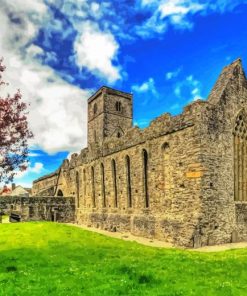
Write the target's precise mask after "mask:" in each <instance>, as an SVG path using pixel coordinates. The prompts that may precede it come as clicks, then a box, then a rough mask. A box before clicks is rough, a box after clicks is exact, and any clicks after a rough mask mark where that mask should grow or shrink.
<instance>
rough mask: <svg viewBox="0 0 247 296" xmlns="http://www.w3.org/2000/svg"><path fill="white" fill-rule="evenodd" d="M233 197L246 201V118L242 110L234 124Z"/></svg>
mask: <svg viewBox="0 0 247 296" xmlns="http://www.w3.org/2000/svg"><path fill="white" fill-rule="evenodd" d="M233 135H234V199H235V200H244V201H247V180H246V179H247V118H246V115H245V113H244V111H241V112H240V113H239V115H238V116H237V119H236V121H235V126H234V131H233Z"/></svg>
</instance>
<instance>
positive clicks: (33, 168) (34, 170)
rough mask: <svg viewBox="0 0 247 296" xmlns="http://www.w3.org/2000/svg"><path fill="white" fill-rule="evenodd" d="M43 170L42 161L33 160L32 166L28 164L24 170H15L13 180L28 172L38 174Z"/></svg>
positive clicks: (19, 178)
mask: <svg viewBox="0 0 247 296" xmlns="http://www.w3.org/2000/svg"><path fill="white" fill-rule="evenodd" d="M43 171H45V169H44V165H43V163H42V162H35V163H34V165H33V166H29V167H28V168H27V169H26V170H25V171H22V172H20V171H18V172H16V175H15V180H17V181H19V180H21V179H22V178H24V177H25V176H27V175H28V174H30V173H32V174H40V173H42V172H43Z"/></svg>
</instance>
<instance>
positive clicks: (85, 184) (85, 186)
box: [83, 169, 87, 199]
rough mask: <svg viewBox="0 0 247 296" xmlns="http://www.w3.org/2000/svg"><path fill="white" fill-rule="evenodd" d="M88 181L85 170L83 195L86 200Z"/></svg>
mask: <svg viewBox="0 0 247 296" xmlns="http://www.w3.org/2000/svg"><path fill="white" fill-rule="evenodd" d="M86 189H87V180H86V170H85V169H84V170H83V195H84V199H85V198H86Z"/></svg>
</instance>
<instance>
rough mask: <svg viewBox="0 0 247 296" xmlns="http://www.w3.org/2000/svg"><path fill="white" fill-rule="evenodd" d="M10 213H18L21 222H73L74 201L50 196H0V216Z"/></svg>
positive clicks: (68, 198) (69, 198)
mask: <svg viewBox="0 0 247 296" xmlns="http://www.w3.org/2000/svg"><path fill="white" fill-rule="evenodd" d="M11 213H18V214H19V215H20V216H21V221H57V222H67V223H68V222H74V221H75V199H74V198H73V197H66V198H64V197H50V196H49V197H46V196H40V197H38V196H35V197H24V196H2V197H1V198H0V215H1V214H7V215H10V214H11ZM0 218H1V217H0Z"/></svg>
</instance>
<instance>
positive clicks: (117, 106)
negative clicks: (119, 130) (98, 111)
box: [115, 101, 122, 112]
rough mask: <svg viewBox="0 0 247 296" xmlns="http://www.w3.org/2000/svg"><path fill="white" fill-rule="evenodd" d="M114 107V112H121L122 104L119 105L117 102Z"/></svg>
mask: <svg viewBox="0 0 247 296" xmlns="http://www.w3.org/2000/svg"><path fill="white" fill-rule="evenodd" d="M115 107H116V111H118V112H121V111H122V104H121V102H119V101H117V102H116V105H115Z"/></svg>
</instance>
